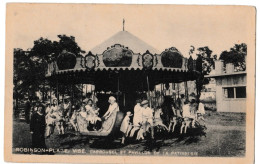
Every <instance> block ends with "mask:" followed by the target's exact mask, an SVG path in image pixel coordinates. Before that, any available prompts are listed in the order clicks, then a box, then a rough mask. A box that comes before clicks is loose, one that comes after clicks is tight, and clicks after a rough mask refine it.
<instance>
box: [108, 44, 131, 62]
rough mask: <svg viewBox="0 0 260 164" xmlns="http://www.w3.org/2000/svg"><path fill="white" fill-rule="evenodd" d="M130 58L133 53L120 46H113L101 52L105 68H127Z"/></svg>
mask: <svg viewBox="0 0 260 164" xmlns="http://www.w3.org/2000/svg"><path fill="white" fill-rule="evenodd" d="M132 58H133V51H132V50H129V49H128V47H124V46H122V45H120V44H115V45H114V46H111V47H110V48H108V49H107V50H106V51H105V52H103V62H104V64H105V66H106V67H129V66H131V64H132Z"/></svg>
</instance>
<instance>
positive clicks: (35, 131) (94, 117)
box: [27, 96, 119, 147]
mask: <svg viewBox="0 0 260 164" xmlns="http://www.w3.org/2000/svg"><path fill="white" fill-rule="evenodd" d="M96 102H97V101H95V102H94V101H93V100H92V99H91V98H86V99H85V100H84V101H83V102H82V103H81V104H78V105H75V106H74V105H72V104H71V101H70V98H69V97H65V98H64V100H63V101H60V102H58V100H57V99H53V101H52V104H50V103H49V102H45V103H39V102H37V103H33V105H32V107H31V111H30V114H28V115H29V116H28V119H29V121H27V122H28V123H30V132H31V134H32V144H33V147H44V145H45V138H49V137H50V136H51V135H52V134H53V133H54V130H55V128H56V129H57V132H58V135H63V134H65V129H66V128H70V127H71V128H73V129H74V130H75V131H76V132H79V126H78V123H77V117H81V118H83V119H84V120H85V121H86V122H87V129H86V130H89V131H101V130H102V123H103V122H104V121H105V120H107V119H108V118H109V117H110V116H111V114H112V113H113V112H114V111H119V106H118V104H117V102H116V98H115V97H113V96H110V97H109V100H108V102H109V107H108V110H107V112H106V113H105V114H104V115H103V116H102V117H101V116H99V108H98V107H97V105H96Z"/></svg>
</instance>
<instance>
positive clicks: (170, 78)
mask: <svg viewBox="0 0 260 164" xmlns="http://www.w3.org/2000/svg"><path fill="white" fill-rule="evenodd" d="M189 62H190V61H188V60H187V59H186V58H184V57H183V55H182V54H181V53H180V52H179V51H178V49H176V48H174V47H171V48H168V49H165V51H163V52H161V53H159V52H158V51H157V50H156V49H154V48H152V47H151V46H149V45H148V44H146V43H145V42H143V41H141V40H140V39H138V38H137V37H135V36H134V35H132V34H130V33H129V32H127V31H121V32H118V33H117V34H115V35H114V36H112V37H111V38H109V39H108V40H106V41H105V42H103V43H101V44H100V45H98V46H96V47H95V48H94V49H92V50H91V51H89V52H88V53H87V54H86V55H85V56H81V57H76V56H75V55H74V54H72V53H70V52H63V53H61V54H60V55H59V56H58V58H57V60H56V61H53V62H51V63H49V64H48V69H47V74H46V77H48V78H50V79H55V81H58V82H60V83H68V84H71V83H89V84H95V85H96V88H97V89H99V90H117V89H118V87H120V90H129V88H130V89H131V90H133V89H134V90H144V86H146V85H144V84H145V83H146V77H147V76H148V77H149V82H150V83H151V85H150V87H151V89H152V88H153V87H154V86H155V85H156V84H159V83H173V82H177V83H178V82H182V81H188V80H195V79H196V78H197V77H198V75H199V72H198V71H196V70H195V69H196V65H195V63H196V61H194V62H193V61H192V63H189ZM188 65H189V66H188ZM118 81H120V84H121V85H120V86H119V85H118ZM129 85H131V86H136V87H134V88H133V87H129ZM146 89H147V88H146Z"/></svg>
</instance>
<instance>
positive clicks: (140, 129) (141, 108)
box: [120, 95, 205, 144]
mask: <svg viewBox="0 0 260 164" xmlns="http://www.w3.org/2000/svg"><path fill="white" fill-rule="evenodd" d="M148 104H149V101H148V100H140V99H138V100H136V105H135V107H134V114H132V113H131V112H130V111H129V112H127V113H126V116H125V118H124V120H123V122H122V124H121V128H120V131H121V132H122V133H123V137H122V140H121V143H122V144H124V143H125V139H126V138H127V137H133V136H134V134H135V133H136V132H137V135H136V139H137V140H140V139H144V136H145V135H146V133H147V132H150V133H151V136H152V137H153V135H154V129H153V128H154V127H160V128H161V129H164V130H167V131H168V132H174V131H175V129H176V125H177V124H181V127H180V134H183V133H186V132H187V128H189V127H191V128H195V123H196V122H197V121H198V120H202V121H203V122H204V125H205V120H204V117H203V115H204V114H205V109H204V105H203V104H202V103H201V102H198V101H196V99H195V98H190V100H189V101H188V100H187V99H185V98H184V95H181V98H178V99H177V100H176V101H175V102H172V103H171V110H172V113H173V115H172V116H171V117H170V119H169V121H165V120H163V119H162V118H163V117H162V116H163V115H164V113H163V110H162V107H157V108H155V109H152V108H150V107H149V105H148ZM131 116H133V119H130V117H131ZM131 120H132V122H131ZM166 125H167V126H166Z"/></svg>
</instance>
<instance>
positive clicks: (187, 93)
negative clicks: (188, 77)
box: [184, 81, 189, 101]
mask: <svg viewBox="0 0 260 164" xmlns="http://www.w3.org/2000/svg"><path fill="white" fill-rule="evenodd" d="M184 87H185V97H186V101H187V100H189V91H188V83H187V81H185V82H184Z"/></svg>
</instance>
